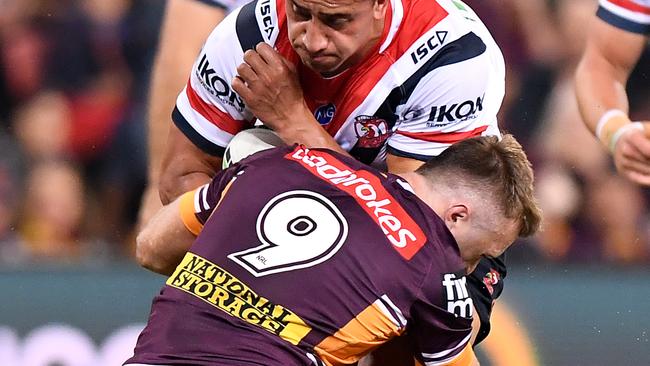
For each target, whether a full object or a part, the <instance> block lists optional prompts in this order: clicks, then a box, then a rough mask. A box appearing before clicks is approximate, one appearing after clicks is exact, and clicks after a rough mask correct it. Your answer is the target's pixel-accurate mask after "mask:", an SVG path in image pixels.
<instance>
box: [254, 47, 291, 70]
mask: <svg viewBox="0 0 650 366" xmlns="http://www.w3.org/2000/svg"><path fill="white" fill-rule="evenodd" d="M255 50H256V51H257V53H258V54H259V55H260V57H261V58H262V59H263V60H264V62H266V64H267V65H269V67H271V69H272V70H274V71H276V72H277V71H281V70H282V69H283V68H284V62H283V61H282V60H283V59H284V57H282V56H281V55H280V54H279V53H278V52H277V51H276V50H274V49H273V47H271V46H270V45H268V44H267V43H264V42H260V43H258V44H257V46H255Z"/></svg>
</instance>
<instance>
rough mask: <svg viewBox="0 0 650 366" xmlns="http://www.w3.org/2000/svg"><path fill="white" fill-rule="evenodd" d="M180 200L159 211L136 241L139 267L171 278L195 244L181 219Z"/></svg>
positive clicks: (192, 236)
mask: <svg viewBox="0 0 650 366" xmlns="http://www.w3.org/2000/svg"><path fill="white" fill-rule="evenodd" d="M179 206H180V200H178V199H176V200H175V201H174V202H172V203H170V204H168V205H167V206H164V207H162V208H161V209H160V210H159V211H158V212H157V213H156V214H155V215H154V216H153V217H152V218H151V220H149V222H147V224H146V225H145V227H144V229H142V231H140V233H139V234H138V236H137V239H136V258H137V260H138V263H140V265H141V266H143V267H145V268H147V269H149V270H151V271H153V272H156V273H160V274H165V275H170V274H171V273H172V272H173V271H174V269H175V268H176V266H177V265H178V263H180V261H181V259H182V258H183V255H184V254H185V252H187V250H188V249H189V247H190V245H191V244H192V242H193V240H194V235H193V234H192V233H190V231H189V230H187V228H185V225H184V224H183V221H182V220H181V218H180V215H179V211H180V207H179Z"/></svg>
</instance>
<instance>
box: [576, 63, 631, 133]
mask: <svg viewBox="0 0 650 366" xmlns="http://www.w3.org/2000/svg"><path fill="white" fill-rule="evenodd" d="M588 52H589V53H588V54H585V56H584V57H583V59H582V61H581V62H580V64H579V66H578V68H577V70H576V96H577V100H578V107H579V108H580V113H581V115H582V119H583V121H584V123H585V125H586V126H587V128H589V130H590V131H591V132H592V133H594V134H595V133H596V128H597V126H598V122H599V121H600V119H601V117H603V115H604V114H605V113H606V112H607V111H609V110H614V109H617V110H621V111H623V112H625V113H627V110H628V99H627V93H626V91H625V83H626V82H627V75H626V74H624V73H621V72H620V71H618V70H616V69H615V68H614V67H613V66H612V65H611V64H609V63H608V62H607V61H606V60H605V59H603V58H602V57H600V56H599V55H596V54H593V52H594V51H588Z"/></svg>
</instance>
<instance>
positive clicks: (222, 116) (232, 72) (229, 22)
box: [172, 3, 255, 156]
mask: <svg viewBox="0 0 650 366" xmlns="http://www.w3.org/2000/svg"><path fill="white" fill-rule="evenodd" d="M254 5H255V4H254V3H251V4H248V5H247V6H244V7H243V8H240V9H237V10H236V11H234V12H233V13H231V14H230V15H228V16H227V17H226V18H225V19H224V20H223V21H222V22H221V23H219V25H218V26H217V27H216V28H215V29H214V30H213V31H212V33H211V34H210V36H209V37H208V39H207V41H206V43H205V44H204V46H203V48H202V50H201V52H200V54H199V56H198V58H197V60H196V62H195V63H194V65H193V67H192V71H191V73H190V76H189V80H188V82H187V85H186V86H185V88H184V89H183V90H182V91H181V93H180V94H179V96H178V98H177V100H176V107H175V108H174V111H173V113H172V120H173V121H174V124H175V125H176V126H177V127H178V128H179V130H180V131H182V132H183V134H185V136H187V138H188V139H189V140H190V141H192V142H193V143H194V144H195V145H196V146H197V147H199V148H200V149H201V150H203V151H205V152H206V153H208V154H211V155H215V156H223V152H224V150H225V147H226V146H227V145H228V142H229V141H230V140H231V139H232V137H233V136H234V135H235V134H237V133H238V132H239V131H241V130H243V129H245V128H247V127H250V126H251V125H252V121H253V115H252V114H251V113H250V112H249V110H248V109H247V108H246V105H245V104H244V101H243V100H242V98H241V97H240V96H239V95H238V94H237V93H235V91H234V90H232V88H231V86H230V85H231V82H232V80H233V78H234V77H235V76H236V75H237V66H238V65H239V64H241V63H242V62H243V54H244V53H243V51H242V47H241V45H240V41H239V39H240V37H241V36H242V35H241V34H239V33H241V29H240V32H239V33H238V30H237V21H238V18H239V17H240V16H244V17H245V16H247V13H250V11H251V10H252V9H254ZM243 10H248V12H244V13H242V11H243ZM253 16H254V14H253ZM240 28H241V27H240Z"/></svg>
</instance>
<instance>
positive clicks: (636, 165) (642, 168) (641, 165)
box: [616, 157, 650, 175]
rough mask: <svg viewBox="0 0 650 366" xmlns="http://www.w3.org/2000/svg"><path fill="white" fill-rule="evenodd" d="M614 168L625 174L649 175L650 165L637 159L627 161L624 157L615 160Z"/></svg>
mask: <svg viewBox="0 0 650 366" xmlns="http://www.w3.org/2000/svg"><path fill="white" fill-rule="evenodd" d="M616 167H617V168H618V169H619V170H624V171H627V172H635V173H638V174H647V175H650V164H648V163H647V162H645V161H640V160H637V159H629V158H625V157H621V158H618V159H616Z"/></svg>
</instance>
